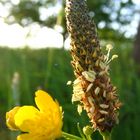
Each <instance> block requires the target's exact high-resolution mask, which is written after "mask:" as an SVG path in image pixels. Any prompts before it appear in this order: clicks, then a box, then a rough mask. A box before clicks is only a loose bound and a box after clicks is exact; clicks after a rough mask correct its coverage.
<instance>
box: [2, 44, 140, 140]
mask: <svg viewBox="0 0 140 140" xmlns="http://www.w3.org/2000/svg"><path fill="white" fill-rule="evenodd" d="M115 44H116V46H115V49H114V52H113V53H117V54H118V55H119V58H118V59H116V60H113V62H112V64H111V77H112V81H113V83H114V85H116V86H117V87H118V92H119V94H120V98H121V101H122V102H123V104H124V105H123V107H122V109H121V112H120V123H119V125H117V126H116V127H115V128H114V130H113V132H112V138H113V140H137V139H138V138H139V137H140V133H139V130H140V125H139V124H140V119H139V118H140V109H139V106H140V77H139V75H138V74H137V69H138V68H137V67H136V65H135V64H134V62H133V61H132V59H131V47H130V45H131V44H130V43H123V44H122V45H120V43H119V42H116V43H115ZM70 60H71V57H70V54H69V52H68V51H65V50H63V49H50V48H48V49H41V50H31V49H28V48H25V49H16V50H12V49H7V48H0V81H1V82H0V123H1V125H0V130H2V129H3V130H4V128H5V125H4V122H5V119H4V117H5V112H6V111H8V110H9V109H10V108H12V107H14V105H12V104H11V102H10V100H11V92H12V91H11V81H12V76H13V73H14V72H15V71H17V72H19V74H20V92H21V105H25V104H26V105H27V104H28V105H30V104H34V100H33V98H34V92H35V91H36V89H37V88H39V87H41V88H42V89H44V90H46V91H48V93H50V94H51V95H52V96H53V97H54V98H56V99H57V100H58V101H59V103H60V105H62V106H63V110H64V127H63V130H64V131H66V132H69V133H72V134H78V132H77V128H76V127H77V122H80V126H81V127H83V126H84V125H85V124H88V123H89V120H88V118H87V117H86V114H85V112H83V113H82V117H80V116H79V115H78V113H77V111H76V106H75V105H72V104H71V94H72V88H71V87H69V86H66V83H67V81H68V80H73V79H74V76H73V71H72V67H71V64H70ZM83 116H84V117H83ZM0 136H1V133H0ZM93 138H94V139H95V140H101V137H100V136H99V135H98V133H97V132H96V134H95V135H93ZM5 139H6V138H5ZM5 139H3V140H5Z"/></svg>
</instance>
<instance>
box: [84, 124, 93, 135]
mask: <svg viewBox="0 0 140 140" xmlns="http://www.w3.org/2000/svg"><path fill="white" fill-rule="evenodd" d="M93 132H94V129H93V128H92V127H91V126H89V125H87V126H85V127H84V128H83V133H84V134H85V135H86V136H88V135H89V136H90V135H91V134H92V133H93Z"/></svg>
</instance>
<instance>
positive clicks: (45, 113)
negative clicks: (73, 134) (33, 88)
mask: <svg viewBox="0 0 140 140" xmlns="http://www.w3.org/2000/svg"><path fill="white" fill-rule="evenodd" d="M35 95H36V97H35V103H36V105H37V107H38V108H35V107H34V106H22V107H16V108H13V109H12V110H11V111H9V112H7V113H6V124H7V126H8V127H9V128H10V129H12V130H17V129H18V130H20V131H21V132H24V133H23V134H21V135H19V136H18V137H17V140H55V139H56V138H59V137H61V135H62V130H61V129H62V125H63V123H62V109H61V107H60V106H59V104H58V102H57V101H54V100H53V99H52V97H51V96H50V95H49V94H48V93H46V92H44V91H42V90H38V91H37V92H36V93H35Z"/></svg>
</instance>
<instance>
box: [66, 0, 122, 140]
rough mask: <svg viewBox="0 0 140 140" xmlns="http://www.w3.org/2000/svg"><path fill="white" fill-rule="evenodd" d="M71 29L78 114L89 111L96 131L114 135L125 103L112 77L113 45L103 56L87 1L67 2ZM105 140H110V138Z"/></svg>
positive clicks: (74, 91) (68, 23) (74, 92)
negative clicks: (120, 110)
mask: <svg viewBox="0 0 140 140" xmlns="http://www.w3.org/2000/svg"><path fill="white" fill-rule="evenodd" d="M65 12H66V20H67V29H68V32H69V35H70V39H71V56H72V59H73V60H72V62H71V63H72V66H73V68H74V74H75V77H76V79H75V81H74V82H73V96H72V102H75V101H78V112H79V113H81V112H82V110H83V109H84V110H86V112H87V115H88V117H89V119H90V121H91V123H92V127H93V128H94V129H95V130H99V131H100V132H111V130H112V128H113V126H114V125H115V124H116V123H117V122H118V110H119V108H120V106H121V103H120V101H119V99H118V95H117V93H116V87H115V86H113V84H112V83H111V80H110V76H109V63H110V62H111V60H113V59H114V58H116V57H117V55H113V56H112V57H111V58H110V51H111V49H112V46H111V45H107V48H106V49H107V54H106V55H104V54H103V53H102V50H101V47H100V44H99V39H98V36H97V32H96V26H95V24H94V22H93V20H92V19H91V18H90V16H89V14H88V8H87V4H86V1H85V0H66V9H65ZM104 139H105V140H107V139H108V138H105V136H104Z"/></svg>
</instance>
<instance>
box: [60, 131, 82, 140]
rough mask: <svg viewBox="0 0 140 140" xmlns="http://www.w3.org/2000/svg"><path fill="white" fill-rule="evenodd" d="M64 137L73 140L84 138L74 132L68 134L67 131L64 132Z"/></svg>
mask: <svg viewBox="0 0 140 140" xmlns="http://www.w3.org/2000/svg"><path fill="white" fill-rule="evenodd" d="M62 137H64V138H65V139H69V140H70V139H71V140H83V139H82V138H80V137H77V136H75V135H72V134H68V133H66V132H62Z"/></svg>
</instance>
